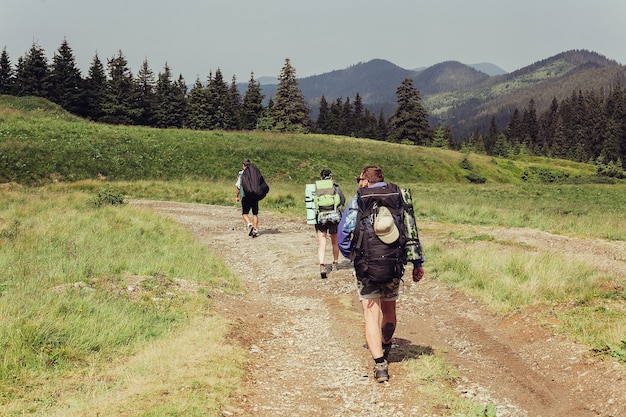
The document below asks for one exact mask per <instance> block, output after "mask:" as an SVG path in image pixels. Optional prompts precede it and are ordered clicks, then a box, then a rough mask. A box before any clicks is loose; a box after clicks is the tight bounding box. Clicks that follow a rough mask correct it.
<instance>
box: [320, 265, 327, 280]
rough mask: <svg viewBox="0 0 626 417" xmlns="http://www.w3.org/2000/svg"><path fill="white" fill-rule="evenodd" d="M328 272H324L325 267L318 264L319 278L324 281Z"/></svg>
mask: <svg viewBox="0 0 626 417" xmlns="http://www.w3.org/2000/svg"><path fill="white" fill-rule="evenodd" d="M327 273H328V271H326V265H324V264H320V276H321V277H322V279H326V277H327V275H326V274H327Z"/></svg>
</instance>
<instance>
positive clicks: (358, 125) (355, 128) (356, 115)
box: [351, 93, 368, 138]
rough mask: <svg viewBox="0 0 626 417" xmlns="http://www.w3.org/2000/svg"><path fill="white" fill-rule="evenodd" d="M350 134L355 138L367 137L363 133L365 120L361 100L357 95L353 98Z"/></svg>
mask: <svg viewBox="0 0 626 417" xmlns="http://www.w3.org/2000/svg"><path fill="white" fill-rule="evenodd" d="M351 116H352V132H353V134H354V136H356V137H357V138H366V137H368V136H367V135H366V133H365V131H366V126H367V120H366V117H365V114H364V110H363V99H362V98H361V95H360V94H359V93H356V96H355V97H354V103H353V104H352V115H351Z"/></svg>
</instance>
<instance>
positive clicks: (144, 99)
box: [137, 59, 156, 126]
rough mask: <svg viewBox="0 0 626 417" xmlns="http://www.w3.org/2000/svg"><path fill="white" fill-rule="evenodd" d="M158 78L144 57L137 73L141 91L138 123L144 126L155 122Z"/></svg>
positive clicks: (138, 85) (138, 86)
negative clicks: (156, 78)
mask: <svg viewBox="0 0 626 417" xmlns="http://www.w3.org/2000/svg"><path fill="white" fill-rule="evenodd" d="M155 86H156V80H155V78H154V72H153V71H152V69H150V66H149V65H148V60H147V59H144V60H143V63H142V64H141V68H139V72H138V73H137V89H138V91H139V97H138V100H139V108H140V109H141V114H140V115H139V118H138V119H137V123H138V124H140V125H144V126H152V125H153V124H154V112H155V107H156V95H155Z"/></svg>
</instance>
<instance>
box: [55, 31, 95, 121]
mask: <svg viewBox="0 0 626 417" xmlns="http://www.w3.org/2000/svg"><path fill="white" fill-rule="evenodd" d="M50 85H51V88H50V95H49V98H50V100H52V101H53V102H55V103H57V104H58V105H60V106H61V107H63V108H64V109H65V110H67V111H69V112H70V113H73V114H77V115H80V116H84V115H85V114H86V104H85V91H84V88H83V87H84V86H83V79H82V77H81V74H80V70H79V69H78V68H77V67H76V61H75V60H74V53H73V52H72V48H70V46H69V44H68V42H67V40H63V43H61V46H60V47H59V49H58V51H57V53H55V54H54V57H53V58H52V65H51V71H50Z"/></svg>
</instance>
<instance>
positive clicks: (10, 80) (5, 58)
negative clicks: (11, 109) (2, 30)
mask: <svg viewBox="0 0 626 417" xmlns="http://www.w3.org/2000/svg"><path fill="white" fill-rule="evenodd" d="M14 93H15V71H14V70H13V67H12V65H11V60H10V59H9V53H8V52H7V48H6V47H5V48H4V49H2V54H0V94H14Z"/></svg>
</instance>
